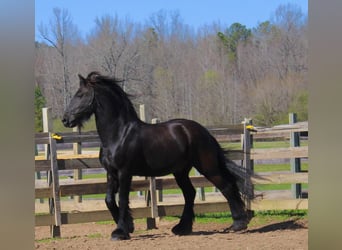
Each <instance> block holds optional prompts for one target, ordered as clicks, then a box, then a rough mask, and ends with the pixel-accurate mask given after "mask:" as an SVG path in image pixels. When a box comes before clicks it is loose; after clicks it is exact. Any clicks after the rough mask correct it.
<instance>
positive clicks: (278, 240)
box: [35, 219, 308, 250]
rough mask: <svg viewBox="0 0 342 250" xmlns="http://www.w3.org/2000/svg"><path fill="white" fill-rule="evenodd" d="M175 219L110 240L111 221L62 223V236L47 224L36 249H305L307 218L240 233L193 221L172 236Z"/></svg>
mask: <svg viewBox="0 0 342 250" xmlns="http://www.w3.org/2000/svg"><path fill="white" fill-rule="evenodd" d="M176 223H177V221H165V220H160V221H159V223H158V229H153V230H145V229H146V224H145V223H143V222H140V223H136V224H135V232H134V233H133V234H131V239H130V240H126V241H112V240H110V234H111V232H112V230H113V229H114V225H113V224H106V225H102V224H98V223H84V224H72V225H63V226H62V227H61V232H62V238H60V239H51V238H50V231H49V227H46V226H45V227H36V228H35V249H58V250H59V249H82V250H83V249H84V250H86V249H138V250H144V249H148V250H151V249H163V250H164V249H187V250H188V249H192V250H193V249H209V250H215V249H234V250H236V249H246V250H247V249H248V250H252V249H256V250H259V249H263V250H264V249H266V250H267V249H272V250H273V249H295V250H300V249H308V222H307V220H306V219H300V220H290V219H289V220H287V221H281V222H279V221H273V222H269V223H267V224H263V225H261V226H260V225H259V226H252V227H249V228H248V230H246V231H244V232H242V233H225V232H224V229H225V228H227V227H228V226H229V225H225V224H222V223H196V222H195V223H194V227H193V233H192V234H191V235H189V236H175V235H173V234H172V232H171V228H172V227H173V226H174V225H175V224H176Z"/></svg>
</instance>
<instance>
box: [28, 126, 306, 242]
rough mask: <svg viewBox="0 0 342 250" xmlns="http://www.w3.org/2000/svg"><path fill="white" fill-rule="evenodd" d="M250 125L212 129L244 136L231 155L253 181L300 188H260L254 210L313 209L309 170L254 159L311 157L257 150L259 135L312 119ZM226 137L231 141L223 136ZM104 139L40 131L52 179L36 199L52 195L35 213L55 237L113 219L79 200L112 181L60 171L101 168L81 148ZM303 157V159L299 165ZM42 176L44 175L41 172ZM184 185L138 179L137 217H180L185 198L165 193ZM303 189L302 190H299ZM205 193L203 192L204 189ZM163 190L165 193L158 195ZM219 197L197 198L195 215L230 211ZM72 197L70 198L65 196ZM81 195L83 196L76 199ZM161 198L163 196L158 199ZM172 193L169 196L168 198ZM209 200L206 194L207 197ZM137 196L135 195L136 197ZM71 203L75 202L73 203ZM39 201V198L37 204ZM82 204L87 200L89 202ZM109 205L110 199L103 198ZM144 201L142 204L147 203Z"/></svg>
mask: <svg viewBox="0 0 342 250" xmlns="http://www.w3.org/2000/svg"><path fill="white" fill-rule="evenodd" d="M247 125H248V124H247V123H244V124H238V125H230V126H222V127H219V128H218V127H216V128H208V129H209V131H210V132H211V133H212V134H213V135H214V136H215V137H216V138H217V139H218V140H219V141H222V140H226V138H227V137H230V136H234V135H235V136H236V135H237V136H240V137H241V142H242V143H241V144H242V150H236V151H231V152H230V153H229V154H228V155H227V157H229V158H230V159H232V160H238V161H241V163H242V164H241V165H242V166H243V167H244V168H245V169H247V172H248V173H249V174H250V179H251V181H252V183H253V184H281V183H290V184H293V186H294V189H295V191H294V193H295V195H292V196H293V197H285V198H284V197H280V198H278V197H273V198H272V199H268V197H267V195H265V193H266V192H262V193H260V192H255V198H254V199H247V200H246V204H247V207H248V209H250V210H277V209H280V210H284V209H307V208H308V199H307V198H303V197H302V195H301V194H302V190H300V193H299V192H298V189H300V185H301V183H308V173H307V172H302V171H300V167H298V166H297V167H294V168H293V171H292V172H281V173H278V172H271V173H254V171H253V163H254V161H256V160H260V159H287V158H291V159H300V158H307V157H308V147H307V146H301V147H299V145H298V143H297V145H298V146H291V147H288V148H278V149H254V148H253V137H254V138H255V137H260V136H263V135H269V134H273V135H276V136H277V137H279V136H285V137H291V138H292V137H298V136H299V134H298V133H299V132H303V131H304V132H307V131H308V127H307V123H295V124H293V125H284V126H277V127H273V128H254V129H255V131H256V132H252V131H250V130H249V129H247V127H248V126H247ZM222 138H225V139H222ZM98 141H99V138H98V135H97V133H96V132H84V133H81V134H80V133H78V132H69V133H58V134H54V133H53V132H51V131H50V132H45V133H37V134H36V136H35V144H36V145H38V144H43V145H46V150H45V154H44V155H41V156H36V157H35V171H36V173H46V179H39V178H36V184H35V198H36V199H43V198H48V204H47V205H48V211H46V212H45V213H42V212H39V213H38V212H37V211H36V215H35V224H36V226H50V228H51V235H52V237H56V236H60V233H61V232H60V226H61V225H62V224H72V223H83V222H95V221H103V220H111V219H112V217H111V215H110V213H109V212H108V210H107V209H106V207H105V206H103V205H102V206H100V205H97V207H100V209H99V208H91V210H87V211H84V210H82V211H80V210H79V209H78V206H79V205H77V203H78V202H82V199H81V198H80V197H81V196H82V195H88V194H104V193H105V192H106V179H105V178H94V179H81V178H72V179H70V178H67V179H61V178H60V171H62V170H73V171H75V170H76V172H74V175H75V177H76V176H77V175H79V173H80V172H82V170H84V169H96V168H97V169H99V168H101V166H100V164H99V160H98V154H90V153H84V152H83V153H81V150H79V149H77V147H79V146H80V145H81V144H83V143H85V142H98ZM66 143H73V144H74V148H76V151H75V152H73V153H71V154H65V153H64V154H61V153H59V152H58V151H59V150H57V145H59V144H66ZM298 162H300V161H297V163H298ZM37 177H39V175H37ZM191 181H192V183H193V185H194V187H196V188H204V187H212V184H211V183H210V182H209V181H207V180H206V179H205V178H204V177H203V176H192V177H191ZM177 188H178V186H177V184H176V182H175V180H174V178H173V177H172V178H171V177H162V178H133V182H132V190H131V191H146V194H147V195H146V198H147V199H146V200H144V199H143V201H144V202H143V203H141V202H140V203H139V204H140V205H134V201H131V206H132V214H133V217H134V218H148V224H149V226H151V225H152V227H153V225H155V218H157V217H162V216H172V215H180V214H181V213H182V210H183V204H184V202H183V198H182V197H180V199H176V200H177V202H168V201H167V198H165V197H163V201H161V196H160V194H161V192H162V191H163V190H166V189H177ZM296 189H297V190H296ZM202 191H203V190H202ZM158 194H159V195H158ZM70 196H74V201H73V202H71V204H73V205H74V208H73V205H72V206H71V208H70V209H68V210H65V209H63V210H62V209H61V203H62V202H64V201H62V202H61V198H62V197H64V198H63V199H68V197H70ZM216 196H218V198H217V199H215V200H214V201H213V200H209V199H206V201H202V200H199V199H197V200H196V202H195V207H194V209H195V213H197V214H198V213H207V212H222V211H227V210H229V208H228V205H227V202H226V201H225V200H224V198H223V196H220V194H219V195H216ZM65 197H67V198H65ZM75 197H77V199H75ZM158 197H159V200H158ZM166 197H167V196H166ZM202 199H203V197H202ZM131 200H132V199H131ZM68 202H69V203H70V201H68ZM36 203H38V202H36ZM82 203H86V202H85V201H83V202H82ZM101 204H104V201H103V200H102V201H101ZM141 204H142V205H141Z"/></svg>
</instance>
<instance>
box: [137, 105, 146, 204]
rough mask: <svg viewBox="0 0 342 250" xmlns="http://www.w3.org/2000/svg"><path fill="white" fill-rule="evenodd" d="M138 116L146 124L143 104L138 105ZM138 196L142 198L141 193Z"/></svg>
mask: <svg viewBox="0 0 342 250" xmlns="http://www.w3.org/2000/svg"><path fill="white" fill-rule="evenodd" d="M139 116H140V120H142V121H143V122H146V113H145V104H140V105H139ZM146 179H147V178H146ZM138 196H143V191H138ZM145 198H146V197H145Z"/></svg>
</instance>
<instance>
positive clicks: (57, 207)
mask: <svg viewBox="0 0 342 250" xmlns="http://www.w3.org/2000/svg"><path fill="white" fill-rule="evenodd" d="M49 145H50V161H51V163H50V164H51V171H49V178H48V180H49V186H50V187H52V198H51V199H50V200H49V209H50V214H53V215H54V225H51V226H50V231H51V237H53V238H54V237H61V229H60V226H61V224H62V223H61V204H60V186H59V175H58V164H57V147H56V141H55V139H53V138H52V134H51V132H50V133H49Z"/></svg>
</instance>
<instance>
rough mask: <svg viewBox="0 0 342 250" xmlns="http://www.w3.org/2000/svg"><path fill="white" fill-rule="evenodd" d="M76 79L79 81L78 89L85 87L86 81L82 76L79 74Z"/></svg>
mask: <svg viewBox="0 0 342 250" xmlns="http://www.w3.org/2000/svg"><path fill="white" fill-rule="evenodd" d="M78 78H79V79H80V87H85V86H86V84H87V81H86V79H85V78H84V77H83V76H81V75H80V74H78Z"/></svg>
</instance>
